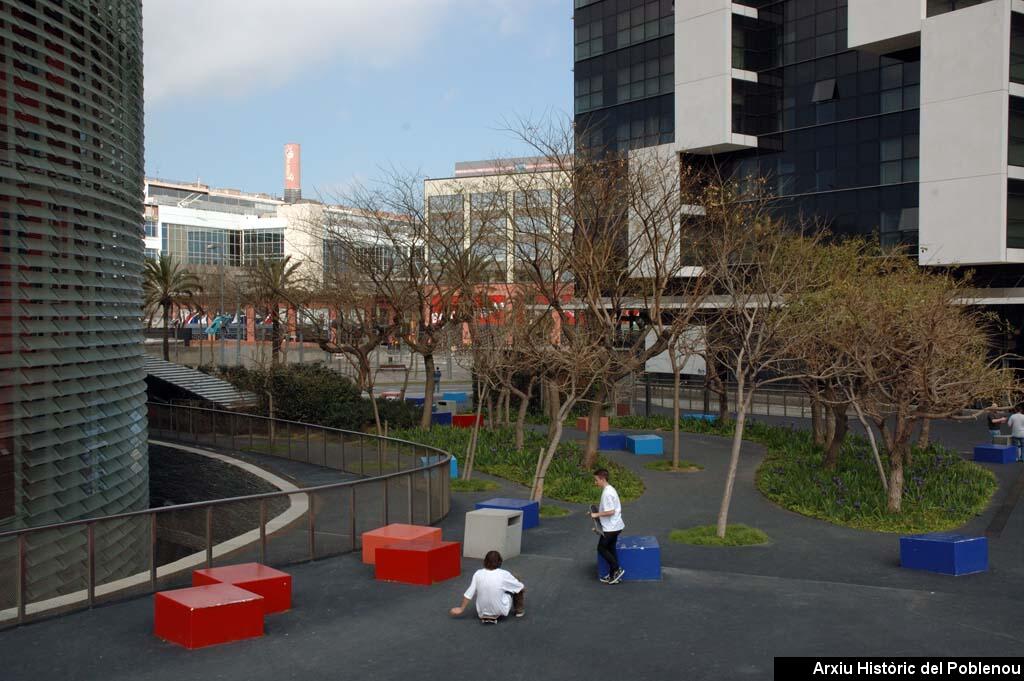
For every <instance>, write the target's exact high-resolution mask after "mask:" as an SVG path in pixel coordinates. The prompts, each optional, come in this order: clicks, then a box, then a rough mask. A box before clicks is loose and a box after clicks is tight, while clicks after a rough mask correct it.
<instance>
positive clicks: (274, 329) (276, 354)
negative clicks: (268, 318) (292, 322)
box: [270, 315, 281, 366]
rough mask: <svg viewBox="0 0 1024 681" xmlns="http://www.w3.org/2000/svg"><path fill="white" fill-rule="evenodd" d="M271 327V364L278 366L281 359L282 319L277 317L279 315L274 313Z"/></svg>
mask: <svg viewBox="0 0 1024 681" xmlns="http://www.w3.org/2000/svg"><path fill="white" fill-rule="evenodd" d="M270 328H271V335H270V364H271V365H273V366H277V363H278V362H280V361H281V359H280V355H281V320H280V319H278V318H277V315H274V317H273V320H272V322H271V326H270Z"/></svg>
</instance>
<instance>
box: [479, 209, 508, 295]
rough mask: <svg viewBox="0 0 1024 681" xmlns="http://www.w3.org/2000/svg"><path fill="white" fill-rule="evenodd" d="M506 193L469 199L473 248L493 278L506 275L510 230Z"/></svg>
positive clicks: (498, 278)
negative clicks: (507, 223) (507, 221)
mask: <svg viewBox="0 0 1024 681" xmlns="http://www.w3.org/2000/svg"><path fill="white" fill-rule="evenodd" d="M505 200H506V199H505V194H504V193H502V192H488V193H480V194H471V195H470V198H469V237H470V250H471V252H472V253H473V255H475V256H476V257H478V258H480V259H482V260H483V261H484V263H485V267H486V269H487V274H488V278H489V279H491V280H492V281H504V280H505V278H506V264H505V263H506V258H507V253H506V250H507V243H508V232H507V227H506V218H505V215H506V204H505Z"/></svg>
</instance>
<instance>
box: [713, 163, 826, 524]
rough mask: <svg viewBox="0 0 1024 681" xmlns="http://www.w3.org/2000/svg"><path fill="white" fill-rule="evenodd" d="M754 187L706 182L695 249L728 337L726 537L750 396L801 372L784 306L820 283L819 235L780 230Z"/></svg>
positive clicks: (717, 330) (720, 328) (720, 331)
mask: <svg viewBox="0 0 1024 681" xmlns="http://www.w3.org/2000/svg"><path fill="white" fill-rule="evenodd" d="M765 198H766V195H765V193H764V192H763V190H762V189H761V185H760V183H755V185H754V186H753V188H749V187H748V188H746V189H743V190H741V188H740V187H739V186H738V185H737V184H734V183H723V184H717V183H714V184H710V185H709V186H708V188H707V191H706V192H705V195H704V196H703V197H702V200H701V201H700V205H701V206H703V207H704V210H705V221H704V224H705V227H706V230H707V231H706V238H705V241H704V242H703V243H702V247H701V248H700V249H699V253H700V259H701V266H702V267H703V275H704V276H706V277H707V278H708V285H709V287H710V289H711V291H712V293H711V296H710V298H709V301H710V302H711V304H712V305H713V306H714V307H715V308H716V310H717V313H716V314H714V315H713V316H712V317H711V318H710V320H709V324H710V325H711V326H712V333H713V334H714V335H716V336H718V337H724V338H730V339H733V344H731V345H728V346H723V347H722V348H721V356H722V358H723V359H724V360H725V362H726V363H727V365H728V367H729V370H730V371H731V372H732V374H733V376H734V377H735V379H736V386H737V387H736V405H735V407H736V425H735V430H734V434H733V440H732V451H731V454H730V458H729V470H728V474H727V476H726V482H725V490H724V492H723V494H722V503H721V507H720V509H719V513H718V523H717V534H718V536H719V537H725V532H726V527H727V524H728V516H729V505H730V503H731V501H732V491H733V486H734V484H735V480H736V470H737V467H738V464H739V456H740V447H741V445H742V441H743V429H744V425H745V423H746V417H747V414H748V413H749V411H750V405H751V403H752V401H753V398H754V393H755V392H756V391H757V390H758V389H760V388H762V387H763V386H765V385H768V384H771V383H776V382H779V381H787V380H793V379H794V378H796V377H798V376H800V375H801V373H802V372H801V368H800V367H799V366H797V365H796V363H795V362H794V361H793V352H792V347H793V346H794V345H795V344H798V343H799V341H800V339H799V338H795V337H794V336H793V334H792V330H791V328H790V325H789V324H788V321H789V319H790V317H791V316H792V314H793V308H792V307H790V306H788V305H787V303H788V302H789V301H790V300H791V299H792V298H793V297H794V296H795V295H797V294H798V293H800V292H803V291H806V290H810V289H814V288H817V287H819V286H821V285H822V283H823V279H822V273H821V271H819V268H816V267H814V266H813V264H814V263H816V262H817V257H816V252H815V251H816V249H818V248H819V241H820V239H821V236H820V232H819V231H817V230H808V232H809V233H810V234H812V236H806V235H803V234H801V233H800V231H799V230H789V229H786V227H785V225H783V224H782V223H780V222H779V221H778V220H776V219H774V218H772V217H771V215H770V213H769V207H768V204H767V201H766V200H765Z"/></svg>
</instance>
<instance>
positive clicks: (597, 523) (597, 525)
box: [590, 504, 604, 537]
mask: <svg viewBox="0 0 1024 681" xmlns="http://www.w3.org/2000/svg"><path fill="white" fill-rule="evenodd" d="M590 512H591V513H597V504H591V505H590ZM591 520H593V521H594V526H593V527H592V528H590V529H592V530H593V531H594V534H597V535H600V536H602V537H603V536H604V530H603V529H602V528H601V519H600V518H591Z"/></svg>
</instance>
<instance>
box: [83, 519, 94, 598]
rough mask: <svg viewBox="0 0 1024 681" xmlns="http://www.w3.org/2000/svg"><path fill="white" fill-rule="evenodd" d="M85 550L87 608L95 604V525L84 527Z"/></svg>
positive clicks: (89, 524) (90, 524)
mask: <svg viewBox="0 0 1024 681" xmlns="http://www.w3.org/2000/svg"><path fill="white" fill-rule="evenodd" d="M85 550H86V561H87V562H86V565H87V566H88V567H87V570H88V580H89V581H88V582H86V593H87V594H88V601H89V607H90V608H91V607H92V606H93V604H94V603H95V602H96V529H95V523H87V524H86V526H85Z"/></svg>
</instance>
